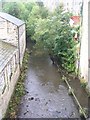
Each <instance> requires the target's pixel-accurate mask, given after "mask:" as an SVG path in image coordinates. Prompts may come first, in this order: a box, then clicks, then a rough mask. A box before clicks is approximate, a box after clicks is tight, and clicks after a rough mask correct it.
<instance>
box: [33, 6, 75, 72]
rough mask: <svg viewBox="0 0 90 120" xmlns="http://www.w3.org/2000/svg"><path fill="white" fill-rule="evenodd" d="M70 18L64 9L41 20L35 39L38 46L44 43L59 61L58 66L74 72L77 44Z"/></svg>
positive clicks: (36, 28)
mask: <svg viewBox="0 0 90 120" xmlns="http://www.w3.org/2000/svg"><path fill="white" fill-rule="evenodd" d="M59 9H60V8H59ZM69 18H70V14H69V13H64V12H63V10H62V9H60V10H56V11H55V13H53V14H52V15H51V16H48V17H47V18H45V19H42V18H39V19H38V21H37V23H36V27H35V31H34V36H33V39H35V40H36V45H37V44H39V43H40V42H42V43H43V47H44V48H45V49H47V51H48V52H49V54H51V55H52V56H55V57H56V59H58V64H60V65H61V66H62V67H63V68H64V69H66V70H67V71H68V72H72V71H74V70H75V52H74V51H75V47H74V46H75V42H74V40H73V35H72V28H71V27H70V25H69Z"/></svg>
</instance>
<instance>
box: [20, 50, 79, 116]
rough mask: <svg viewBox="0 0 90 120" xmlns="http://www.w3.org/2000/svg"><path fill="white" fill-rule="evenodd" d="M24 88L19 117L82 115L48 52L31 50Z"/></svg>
mask: <svg viewBox="0 0 90 120" xmlns="http://www.w3.org/2000/svg"><path fill="white" fill-rule="evenodd" d="M25 91H26V94H25V95H24V96H23V97H22V100H21V103H20V105H19V111H18V118H79V113H78V110H77V108H76V105H75V104H74V101H73V99H72V98H71V96H69V95H68V90H67V87H66V85H65V83H63V82H62V81H61V76H60V74H59V73H58V71H57V68H56V66H55V65H53V64H52V61H51V60H50V58H49V57H48V55H46V54H45V55H43V54H42V55H41V54H40V55H39V54H36V52H35V51H33V52H32V54H31V56H30V59H29V69H28V71H27V78H26V80H25Z"/></svg>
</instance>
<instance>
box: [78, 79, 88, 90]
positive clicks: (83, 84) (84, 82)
mask: <svg viewBox="0 0 90 120" xmlns="http://www.w3.org/2000/svg"><path fill="white" fill-rule="evenodd" d="M80 83H81V87H83V88H84V89H86V87H87V82H86V80H85V79H84V78H81V79H80Z"/></svg>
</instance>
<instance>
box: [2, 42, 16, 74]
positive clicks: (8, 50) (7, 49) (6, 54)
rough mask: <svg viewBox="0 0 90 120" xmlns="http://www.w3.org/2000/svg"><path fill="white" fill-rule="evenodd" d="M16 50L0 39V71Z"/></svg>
mask: <svg viewBox="0 0 90 120" xmlns="http://www.w3.org/2000/svg"><path fill="white" fill-rule="evenodd" d="M16 51H17V48H16V47H14V46H12V45H10V44H8V43H5V42H3V41H1V40H0V72H1V71H2V70H3V68H4V67H5V65H6V64H7V63H8V61H9V60H10V59H11V57H12V56H13V54H14V53H15V52H16Z"/></svg>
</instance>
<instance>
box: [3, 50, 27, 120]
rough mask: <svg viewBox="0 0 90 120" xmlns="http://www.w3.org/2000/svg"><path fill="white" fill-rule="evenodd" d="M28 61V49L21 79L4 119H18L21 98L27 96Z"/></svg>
mask: <svg viewBox="0 0 90 120" xmlns="http://www.w3.org/2000/svg"><path fill="white" fill-rule="evenodd" d="M28 59H29V51H28V50H27V49H26V51H25V55H24V59H23V64H22V68H21V73H20V77H19V79H18V81H17V84H16V86H15V90H14V93H13V95H12V97H11V100H10V102H9V106H8V109H7V112H6V115H5V117H4V118H16V116H17V111H18V105H19V103H20V101H21V97H22V96H23V95H24V94H25V89H24V80H25V77H26V71H27V68H28Z"/></svg>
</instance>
